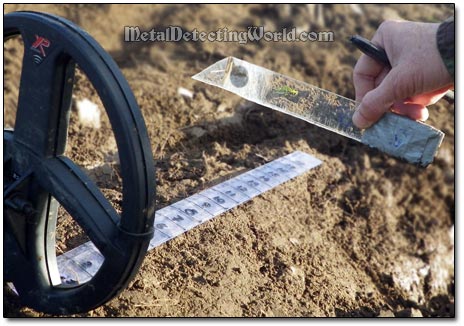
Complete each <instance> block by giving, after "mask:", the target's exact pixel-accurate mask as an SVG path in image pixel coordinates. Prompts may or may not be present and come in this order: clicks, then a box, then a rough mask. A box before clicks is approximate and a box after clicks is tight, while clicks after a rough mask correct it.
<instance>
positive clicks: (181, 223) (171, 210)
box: [57, 151, 322, 285]
mask: <svg viewBox="0 0 464 326" xmlns="http://www.w3.org/2000/svg"><path fill="white" fill-rule="evenodd" d="M321 163H322V162H321V161H320V160H319V159H317V158H315V157H313V156H311V155H309V154H306V153H303V152H300V151H296V152H293V153H291V154H289V155H286V156H284V157H281V158H279V159H276V160H274V161H272V162H269V163H267V164H264V165H263V166H261V167H258V168H256V169H253V170H251V171H248V172H246V173H244V174H241V175H239V176H237V177H234V178H232V179H230V180H227V181H225V182H223V183H220V184H218V185H216V186H214V187H211V188H209V189H206V190H203V191H201V192H199V193H197V194H195V195H192V196H190V197H188V198H186V199H183V200H181V201H178V202H176V203H174V204H172V205H169V206H167V207H164V208H162V209H160V210H158V211H156V213H155V215H156V217H155V225H154V226H155V233H154V236H153V238H152V240H151V241H150V245H149V247H148V250H152V249H154V248H156V247H158V246H159V245H161V244H163V243H165V242H167V241H169V240H171V239H174V238H175V237H177V236H179V235H181V234H183V233H185V232H187V231H188V230H190V229H192V228H194V227H196V226H198V225H200V224H202V223H205V222H207V221H209V220H211V219H213V218H214V217H216V216H218V215H221V214H222V213H224V212H226V211H228V210H230V209H232V208H234V207H237V206H238V205H240V204H242V203H245V202H247V201H249V200H251V199H253V198H254V197H256V196H258V195H260V194H262V193H264V192H266V191H268V190H270V189H272V188H274V187H276V186H278V185H280V184H282V183H284V182H286V181H288V180H290V179H292V178H294V177H296V176H298V175H301V174H303V173H305V172H307V171H309V170H310V169H312V168H314V167H316V166H318V165H320V164H321ZM57 260H58V268H59V271H60V275H61V279H62V282H63V283H64V284H70V285H71V284H72V285H75V284H81V283H85V282H86V281H88V280H90V279H91V278H92V277H93V276H94V275H95V274H96V273H97V271H98V269H99V267H100V266H101V264H102V263H103V261H104V257H103V255H102V254H101V253H100V252H99V250H98V249H97V247H95V245H93V243H92V242H90V241H89V242H87V243H85V244H83V245H81V246H79V247H76V248H74V249H72V250H70V251H68V252H66V253H64V254H62V255H60V256H58V257H57Z"/></svg>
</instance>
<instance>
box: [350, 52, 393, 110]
mask: <svg viewBox="0 0 464 326" xmlns="http://www.w3.org/2000/svg"><path fill="white" fill-rule="evenodd" d="M384 68H385V66H384V65H382V64H380V63H379V62H377V61H376V60H374V59H372V58H371V57H369V56H367V55H365V54H363V55H362V56H361V57H360V58H359V59H358V62H357V63H356V65H355V66H354V70H353V83H354V88H355V93H356V101H358V102H360V101H362V99H363V97H364V95H366V94H367V93H368V92H369V91H371V90H373V89H374V88H375V87H376V83H375V82H376V78H377V77H378V76H379V75H380V74H381V72H382V71H383V70H384Z"/></svg>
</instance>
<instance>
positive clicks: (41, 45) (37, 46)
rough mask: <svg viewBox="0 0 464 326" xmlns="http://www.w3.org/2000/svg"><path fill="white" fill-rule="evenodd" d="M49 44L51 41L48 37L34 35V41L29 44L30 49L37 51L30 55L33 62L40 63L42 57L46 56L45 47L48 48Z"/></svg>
mask: <svg viewBox="0 0 464 326" xmlns="http://www.w3.org/2000/svg"><path fill="white" fill-rule="evenodd" d="M50 45H51V43H50V41H49V40H48V39H46V38H45V37H42V36H39V35H35V41H34V43H32V46H31V50H32V51H34V52H36V53H37V54H34V55H33V56H32V57H33V60H34V63H35V64H37V65H39V64H41V63H42V61H43V59H44V58H45V57H46V56H47V52H46V51H45V49H47V48H49V47H50Z"/></svg>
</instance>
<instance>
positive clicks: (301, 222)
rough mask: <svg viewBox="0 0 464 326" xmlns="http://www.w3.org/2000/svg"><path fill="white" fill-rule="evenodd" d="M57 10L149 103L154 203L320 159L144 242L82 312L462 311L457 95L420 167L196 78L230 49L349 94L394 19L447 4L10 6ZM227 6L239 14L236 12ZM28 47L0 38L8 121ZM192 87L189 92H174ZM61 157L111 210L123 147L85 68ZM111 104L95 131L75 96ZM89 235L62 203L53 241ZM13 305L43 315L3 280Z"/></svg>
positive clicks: (10, 310)
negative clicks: (171, 31) (169, 37)
mask: <svg viewBox="0 0 464 326" xmlns="http://www.w3.org/2000/svg"><path fill="white" fill-rule="evenodd" d="M15 10H35V11H45V12H49V13H54V14H58V15H61V16H64V17H65V18H68V19H70V20H72V21H74V22H75V23H77V24H78V25H80V26H82V27H83V28H84V29H85V30H87V31H88V32H89V33H90V34H91V35H92V36H93V37H94V38H95V39H96V40H97V41H98V42H99V43H100V44H101V45H102V46H103V48H105V49H106V50H107V51H108V52H109V53H110V54H111V56H112V57H113V58H114V59H115V61H116V62H117V64H118V65H119V67H120V68H121V70H122V72H123V74H124V75H125V77H126V78H127V80H128V82H129V84H130V86H131V88H132V90H133V92H134V94H135V96H136V98H137V101H138V104H139V106H140V109H141V110H142V113H143V116H144V118H145V122H146V125H147V128H148V133H149V136H150V140H151V146H152V150H153V155H154V158H155V161H156V178H157V199H156V200H157V208H162V207H164V206H166V205H169V204H171V203H173V202H175V201H177V200H180V199H182V198H185V197H188V196H189V195H192V194H194V193H196V192H198V191H200V190H202V189H205V188H207V187H209V186H211V185H213V184H214V183H217V182H218V180H224V179H226V178H228V177H230V176H233V175H234V174H237V173H240V172H243V171H246V170H249V169H252V168H255V167H258V166H260V165H262V164H264V163H266V162H268V161H270V160H273V159H276V158H278V157H280V156H283V155H285V154H287V153H290V152H292V151H295V150H301V151H304V152H307V153H309V154H311V155H314V156H315V157H317V158H319V159H321V160H322V161H323V164H322V165H321V166H320V167H318V168H316V169H314V170H312V171H310V172H308V173H306V174H304V175H302V176H299V177H297V178H296V179H294V180H292V181H289V182H287V183H285V184H283V185H281V186H279V187H277V188H276V189H274V190H271V191H269V192H267V193H265V194H263V195H261V196H259V197H257V198H255V199H253V200H252V201H250V202H248V203H246V204H243V205H241V206H239V207H237V208H235V209H233V210H232V211H230V212H228V213H225V214H223V215H221V216H219V217H217V218H215V219H214V220H212V221H209V222H207V223H205V224H203V225H201V226H199V227H197V228H195V229H192V230H190V231H189V232H187V233H186V234H183V235H181V236H179V237H177V238H175V239H174V240H171V241H170V242H168V243H166V244H163V245H161V246H159V247H157V248H155V249H154V250H152V251H150V252H149V253H148V254H147V256H146V258H145V260H144V262H143V265H142V267H141V269H140V271H139V273H138V274H137V276H136V278H135V279H134V281H133V282H131V284H130V285H129V286H128V288H127V289H126V290H124V291H123V292H122V293H121V294H120V295H119V296H117V297H116V298H114V299H112V300H111V301H110V302H108V303H107V304H105V305H103V306H101V307H99V308H97V309H95V310H93V311H90V312H88V313H85V314H82V315H80V316H98V317H101V316H108V317H110V316H153V317H158V316H391V317H393V316H397V317H406V316H454V314H455V312H454V216H455V211H454V207H455V206H454V205H455V197H454V180H455V176H454V148H455V147H454V106H453V105H449V104H447V103H446V102H444V101H441V102H439V103H438V104H436V105H434V106H433V107H431V108H430V112H431V114H430V119H429V121H428V123H429V124H431V125H433V126H435V127H436V128H438V129H441V130H442V131H443V132H445V134H446V137H445V140H444V142H443V144H442V146H441V148H440V150H439V153H438V155H437V157H436V158H435V161H434V163H433V164H432V165H431V166H429V167H427V168H425V169H423V168H419V167H416V166H412V165H409V164H407V163H404V162H401V161H399V160H396V159H394V158H391V157H389V156H387V155H384V154H382V153H379V152H378V151H375V150H371V149H369V148H368V147H366V146H363V145H361V144H359V143H356V142H354V141H351V140H349V139H346V138H344V137H342V136H338V135H336V134H333V133H330V132H328V131H325V130H323V129H321V128H318V127H315V126H312V125H310V124H307V123H305V122H303V121H299V120H297V119H295V118H292V117H290V116H286V115H284V114H280V113H278V112H274V111H272V110H270V109H267V108H264V107H260V106H258V105H256V104H253V103H250V102H247V101H245V100H243V99H241V98H239V97H237V96H235V95H232V94H230V93H228V92H226V91H222V90H219V89H216V88H214V87H211V86H208V85H205V84H202V83H199V82H196V81H194V80H192V79H191V76H192V75H194V74H196V73H198V72H199V71H201V70H202V69H204V68H206V67H207V66H209V65H211V64H213V63H214V62H216V61H218V60H220V59H222V58H224V57H227V56H235V57H237V58H242V59H244V60H247V61H249V62H251V63H254V64H257V65H260V66H263V67H266V68H268V69H271V70H274V71H278V72H280V73H282V74H285V75H288V76H291V77H293V78H295V79H298V80H303V81H306V82H308V83H310V84H313V85H316V86H318V87H321V88H324V89H327V90H329V91H332V92H336V93H338V94H340V95H343V96H345V97H348V98H354V88H353V84H352V69H353V66H354V64H355V63H356V60H357V58H358V57H359V56H360V52H359V51H357V50H356V49H354V48H353V47H352V46H351V45H350V44H349V43H348V42H347V38H348V37H349V36H350V35H352V34H360V35H363V36H364V37H367V38H371V37H372V36H373V34H374V32H375V30H376V28H377V27H378V26H379V24H380V23H381V22H382V21H383V20H385V19H408V20H416V21H426V22H439V21H441V20H444V19H446V18H447V17H448V16H450V15H452V14H453V12H454V11H453V10H454V8H453V6H452V5H360V6H355V7H353V6H350V5H324V6H323V7H322V8H321V7H311V6H306V5H90V4H87V5H32V4H29V5H5V11H6V12H11V11H15ZM231 13H233V14H231ZM135 25H138V26H140V27H141V28H142V29H151V28H153V27H154V28H156V29H157V30H161V29H164V28H165V27H167V26H170V25H175V26H181V27H182V28H184V29H185V30H193V29H194V28H197V29H198V30H204V31H210V30H212V31H214V30H217V29H219V28H222V27H227V28H228V29H229V30H234V29H235V30H245V29H246V28H247V27H248V26H265V28H266V30H280V29H282V28H284V27H292V26H296V27H298V28H299V29H301V30H310V31H325V30H331V31H334V33H335V34H334V35H335V37H334V42H329V43H321V42H308V43H284V42H278V43H275V42H259V43H248V44H238V43H225V42H223V43H219V42H196V43H195V42H180V43H175V42H171V43H167V42H166V43H150V42H147V43H125V42H123V31H124V26H135ZM21 46H22V45H21V43H20V42H19V41H18V40H12V41H8V42H7V43H5V46H4V53H5V56H6V59H5V68H4V74H5V75H4V78H5V87H4V96H5V124H6V126H10V127H11V126H13V124H14V112H15V107H16V101H17V96H18V85H19V69H20V66H21V53H22V49H21ZM179 87H183V88H186V89H188V90H190V91H191V92H192V94H193V97H191V98H189V97H188V96H182V95H179V94H178V88H179ZM73 98H74V100H73V109H72V114H71V125H70V129H69V141H68V145H67V148H66V155H68V156H69V157H70V158H71V159H73V160H74V161H75V162H76V163H78V164H79V165H80V166H81V167H82V169H83V170H84V171H86V172H87V173H88V174H89V175H90V177H91V178H92V179H93V180H95V182H96V183H97V185H98V186H99V187H100V188H101V190H102V193H103V194H104V195H105V196H106V197H107V198H108V199H109V200H110V201H111V203H112V204H113V205H114V206H115V207H116V208H117V209H119V208H120V205H121V203H122V200H123V198H122V192H121V177H120V175H119V160H120V159H124V158H119V156H118V152H117V147H116V144H115V141H114V137H113V134H112V130H111V128H110V125H109V123H108V119H107V117H106V114H105V111H104V110H103V107H102V105H101V103H100V101H99V99H98V96H97V93H96V91H95V89H93V87H92V85H91V84H90V83H89V81H88V80H87V79H86V77H85V75H83V74H82V73H80V72H78V74H77V76H76V86H75V89H74V94H73ZM84 99H89V100H90V101H92V102H93V103H95V104H97V105H98V106H99V108H100V109H101V110H102V111H101V112H102V116H101V124H100V128H96V127H95V125H93V126H92V125H86V124H85V123H84V122H83V121H81V120H80V119H79V116H78V113H77V112H78V110H77V107H78V103H79V101H82V100H84ZM84 241H86V237H85V234H83V233H82V231H81V230H80V229H79V227H78V226H77V225H76V224H75V223H74V222H73V221H72V219H71V218H69V216H68V215H67V213H66V212H65V211H64V210H60V214H59V221H58V243H57V252H58V253H59V252H63V251H67V250H69V249H71V248H73V247H75V246H77V245H79V244H81V243H83V242H84ZM4 315H5V316H8V317H14V316H34V317H35V316H37V317H38V316H47V315H44V314H43V313H40V312H36V311H34V310H32V309H30V308H27V307H23V306H22V305H21V304H20V302H19V300H18V299H17V297H15V295H14V294H12V293H11V291H9V290H8V289H7V287H6V286H4Z"/></svg>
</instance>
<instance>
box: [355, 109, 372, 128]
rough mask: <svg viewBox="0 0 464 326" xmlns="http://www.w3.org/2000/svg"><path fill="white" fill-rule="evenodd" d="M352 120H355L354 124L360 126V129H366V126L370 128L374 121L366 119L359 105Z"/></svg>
mask: <svg viewBox="0 0 464 326" xmlns="http://www.w3.org/2000/svg"><path fill="white" fill-rule="evenodd" d="M352 120H353V123H354V125H355V126H356V127H358V128H360V129H366V128H369V127H370V126H371V125H372V123H371V122H370V121H369V120H366V119H365V118H364V117H363V116H362V115H361V113H359V107H358V109H357V110H356V111H355V112H354V114H353V118H352Z"/></svg>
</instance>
